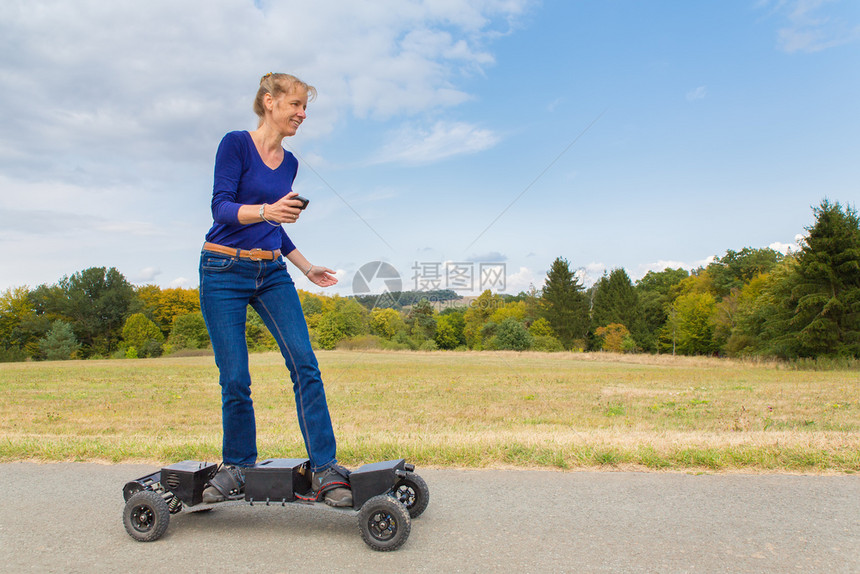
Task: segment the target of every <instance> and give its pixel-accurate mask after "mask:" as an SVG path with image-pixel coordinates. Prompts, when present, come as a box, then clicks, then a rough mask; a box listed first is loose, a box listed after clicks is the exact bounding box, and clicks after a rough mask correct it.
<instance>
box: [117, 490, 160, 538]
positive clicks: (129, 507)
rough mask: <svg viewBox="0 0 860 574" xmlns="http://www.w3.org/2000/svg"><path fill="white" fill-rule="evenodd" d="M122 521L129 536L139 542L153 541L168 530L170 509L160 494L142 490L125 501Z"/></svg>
mask: <svg viewBox="0 0 860 574" xmlns="http://www.w3.org/2000/svg"><path fill="white" fill-rule="evenodd" d="M122 523H123V525H124V526H125V530H126V532H128V534H129V536H131V537H132V538H134V539H135V540H137V541H138V542H152V541H153V540H158V539H159V538H161V536H162V535H163V534H164V532H165V531H166V530H167V525H168V524H169V523H170V510H169V509H168V508H167V503H166V502H164V498H162V497H161V495H160V494H158V493H157V492H153V491H151V490H141V491H140V492H136V493H134V494H133V495H132V496H131V498H129V499H128V502H126V503H125V509H124V510H123V512H122Z"/></svg>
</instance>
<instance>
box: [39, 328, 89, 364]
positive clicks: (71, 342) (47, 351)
mask: <svg viewBox="0 0 860 574" xmlns="http://www.w3.org/2000/svg"><path fill="white" fill-rule="evenodd" d="M80 348H81V344H80V343H78V340H77V339H76V338H75V333H74V331H72V326H71V325H69V324H68V323H66V322H65V321H54V323H53V325H51V329H50V330H49V331H48V333H47V334H46V335H45V337H44V338H42V339H40V340H39V350H40V351H42V353H44V355H45V358H46V359H48V360H49V361H65V360H67V359H71V358H72V355H74V354H75V353H76V352H77V351H78V349H80Z"/></svg>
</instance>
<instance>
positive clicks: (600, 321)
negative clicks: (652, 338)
mask: <svg viewBox="0 0 860 574" xmlns="http://www.w3.org/2000/svg"><path fill="white" fill-rule="evenodd" d="M613 323H615V324H621V325H624V327H626V328H627V330H628V334H630V333H631V332H632V333H634V338H635V334H638V333H643V332H644V331H645V326H644V323H643V316H642V309H641V307H640V305H639V293H638V292H637V291H636V289H635V288H634V287H633V282H632V281H631V280H630V277H629V276H628V275H627V272H626V271H625V270H624V269H621V268H618V269H613V270H612V272H611V273H609V275H608V276H606V275H604V276H603V277H601V278H600V280H599V281H598V282H597V284H596V285H595V289H594V298H593V299H592V307H591V325H592V330H593V331H595V332H596V329H597V328H599V327H606V326H607V325H611V324H613ZM643 338H646V337H644V336H643Z"/></svg>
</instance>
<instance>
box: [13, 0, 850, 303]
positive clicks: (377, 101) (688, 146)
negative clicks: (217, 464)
mask: <svg viewBox="0 0 860 574" xmlns="http://www.w3.org/2000/svg"><path fill="white" fill-rule="evenodd" d="M3 11H4V15H3V18H2V21H0V45H2V50H0V62H2V64H0V88H2V89H0V253H2V255H0V267H2V274H0V290H2V289H7V288H9V287H15V286H23V285H27V286H30V287H35V286H36V285H38V284H40V283H54V282H56V281H57V280H58V279H60V278H61V277H62V276H63V275H68V274H71V273H74V272H76V271H80V270H82V269H85V268H87V267H92V266H114V267H117V268H118V269H119V270H120V271H121V272H122V273H123V274H125V276H126V277H127V278H128V279H129V280H131V281H132V282H134V283H136V284H145V283H155V284H158V285H161V286H162V287H171V286H183V287H193V286H196V285H197V262H198V255H199V250H200V246H201V245H202V242H203V236H204V234H205V233H206V230H207V229H208V227H209V225H210V223H211V219H210V217H211V215H210V212H209V200H210V196H211V186H212V161H213V158H214V153H215V149H216V147H217V145H218V142H219V140H220V138H221V137H222V136H223V134H224V133H226V132H227V131H231V130H235V129H253V128H254V127H255V125H256V121H255V116H254V115H253V113H252V112H251V100H252V98H253V94H254V92H255V91H256V86H257V82H258V81H259V77H260V76H261V75H262V74H264V73H266V72H269V71H281V72H290V73H295V74H297V75H299V76H300V77H301V78H302V79H304V80H305V81H307V82H308V83H311V84H313V85H315V86H316V87H317V89H318V91H319V97H318V98H317V100H316V101H314V102H312V103H311V104H310V107H309V110H308V119H307V120H306V122H305V124H304V125H303V126H302V129H301V131H300V132H299V134H298V135H297V136H295V137H294V138H289V139H287V140H285V144H286V146H287V147H288V149H291V150H293V151H294V152H295V153H296V154H297V155H298V156H299V157H300V159H301V161H302V166H301V167H300V173H299V177H298V179H297V181H296V185H295V189H296V190H297V191H299V192H300V193H302V194H303V195H305V196H307V197H309V198H310V199H311V205H310V207H309V209H308V211H307V212H306V213H305V214H304V215H303V216H302V218H301V220H300V222H299V223H298V224H297V225H295V226H288V228H287V231H288V233H289V234H290V236H291V237H292V239H293V240H294V242H295V243H296V244H297V245H298V246H299V248H300V249H301V250H302V252H303V253H304V254H305V255H306V256H307V257H308V259H309V260H310V261H312V262H314V263H317V264H321V265H327V266H329V267H332V268H334V269H336V270H337V271H338V276H339V278H340V283H339V285H338V286H337V287H336V288H334V289H331V290H329V292H332V293H335V292H336V293H341V294H350V293H352V279H353V277H354V276H355V273H356V272H357V270H358V269H359V268H360V267H361V266H362V265H364V264H366V263H368V262H372V261H384V262H387V263H389V264H391V265H392V266H394V268H396V269H397V271H398V272H399V273H400V275H401V277H402V283H403V286H404V288H406V289H409V288H412V287H414V286H415V283H416V281H418V280H419V279H422V278H424V279H426V278H427V274H426V273H425V271H426V270H428V269H434V268H435V269H437V270H438V271H439V272H440V275H439V280H440V282H441V284H440V286H441V287H445V286H446V285H445V283H446V280H448V279H450V277H449V276H447V275H446V273H445V270H446V269H448V270H450V269H455V268H456V269H459V270H460V271H461V272H462V271H463V270H464V269H471V272H472V273H474V281H473V283H472V285H471V286H470V287H463V286H462V285H463V283H462V282H461V283H459V285H460V288H459V291H460V292H461V294H463V295H476V294H477V293H478V292H479V290H480V288H481V287H482V285H481V284H480V278H479V274H480V268H481V265H484V264H486V265H487V266H489V265H491V264H504V268H505V279H506V281H505V289H504V290H505V291H507V292H511V293H516V292H518V291H521V290H525V289H528V288H529V285H534V286H536V287H537V288H540V287H541V285H542V283H543V281H544V278H545V276H546V271H547V269H548V268H549V266H550V264H551V263H552V261H553V260H554V259H555V258H556V257H559V256H561V257H564V258H566V259H567V260H568V261H569V262H570V264H571V266H572V267H574V268H576V269H579V270H580V274H581V277H582V279H583V281H584V282H585V283H586V284H590V283H591V282H593V281H594V280H596V279H597V278H599V277H600V275H601V274H602V273H603V272H604V271H608V270H611V269H613V268H616V267H623V268H625V269H626V270H627V271H628V273H629V274H630V276H631V277H633V278H634V279H638V278H640V277H641V276H642V275H644V274H645V273H646V272H647V271H648V270H660V269H663V268H665V267H667V266H668V267H684V268H687V269H692V268H695V267H697V266H699V265H702V264H704V263H706V262H707V260H708V258H710V257H713V256H719V255H722V254H724V253H725V251H726V250H727V249H734V250H740V249H742V248H743V247H746V246H749V247H767V246H773V247H775V248H779V249H782V250H784V249H786V248H789V247H791V246H795V248H796V243H797V241H798V240H799V238H800V237H801V236H802V234H803V233H804V227H806V226H809V225H811V224H812V222H813V214H812V210H811V207H812V206H816V205H818V204H819V202H820V201H821V200H822V199H823V198H824V197H828V198H830V199H831V200H833V201H841V202H843V203H851V204H856V198H857V196H858V181H860V162H858V157H860V113H858V104H857V102H858V101H860V73H858V69H860V68H858V65H857V63H858V61H860V58H858V56H860V3H858V2H855V1H853V0H772V1H764V0H733V1H723V2H669V1H653V2H645V1H633V0H617V1H599V2H598V1H574V0H571V1H565V2H562V1H545V2H537V1H531V0H483V1H472V2H469V1H465V0H444V1H443V0H438V1H435V2H434V1H426V2H411V1H406V0H396V1H395V0H380V1H376V2H357V1H355V0H352V1H350V2H346V1H340V0H322V1H318V2H292V1H275V0H271V1H266V0H264V1H257V2H252V1H250V0H242V1H240V0H230V1H217V0H215V1H212V0H207V1H204V0H189V1H187V2H172V1H168V0H154V1H151V2H146V3H141V2H136V3H132V2H125V1H118V2H110V3H106V2H95V1H92V2H89V1H83V0H80V1H63V2H60V1H53V0H51V1H47V0H27V1H17V0H13V1H11V2H7V3H6V4H5V5H4V9H3ZM446 263H447V264H448V265H449V266H448V267H445V265H446ZM416 264H417V265H416ZM415 268H417V269H418V271H415ZM297 284H298V286H299V287H303V288H308V289H312V290H314V291H316V290H318V289H317V288H315V287H313V286H311V285H310V284H309V283H308V282H306V281H305V280H304V279H303V278H298V279H297ZM494 285H495V286H497V287H498V286H499V283H498V282H496V283H494ZM483 286H487V285H483Z"/></svg>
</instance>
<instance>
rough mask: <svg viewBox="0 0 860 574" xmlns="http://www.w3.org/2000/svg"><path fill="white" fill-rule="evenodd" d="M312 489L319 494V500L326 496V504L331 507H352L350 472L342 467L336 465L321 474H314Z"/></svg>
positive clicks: (312, 476)
mask: <svg viewBox="0 0 860 574" xmlns="http://www.w3.org/2000/svg"><path fill="white" fill-rule="evenodd" d="M311 489H313V491H314V492H315V493H316V494H317V500H319V497H320V496H322V495H325V503H326V504H328V505H329V506H337V507H344V506H352V490H351V487H350V485H349V471H348V470H347V469H345V468H343V467H342V466H340V465H337V464H334V465H332V466H330V467H328V468H327V469H325V470H322V471H320V472H312V473H311Z"/></svg>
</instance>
